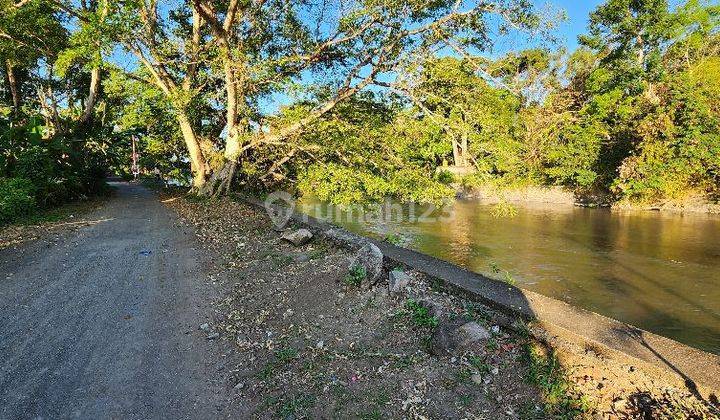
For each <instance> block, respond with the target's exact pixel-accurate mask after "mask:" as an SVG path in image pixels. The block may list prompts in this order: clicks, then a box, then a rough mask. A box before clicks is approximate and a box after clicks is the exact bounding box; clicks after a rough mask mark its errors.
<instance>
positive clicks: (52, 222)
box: [0, 195, 110, 249]
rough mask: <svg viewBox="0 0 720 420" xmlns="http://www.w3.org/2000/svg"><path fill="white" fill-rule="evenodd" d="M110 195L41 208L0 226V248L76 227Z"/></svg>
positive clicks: (81, 224)
mask: <svg viewBox="0 0 720 420" xmlns="http://www.w3.org/2000/svg"><path fill="white" fill-rule="evenodd" d="M109 198H110V195H108V196H103V197H93V198H89V199H87V200H83V201H75V202H72V203H67V204H63V205H61V206H58V207H53V208H49V209H42V210H39V211H38V212H36V213H33V214H31V215H28V216H24V217H22V218H20V219H18V220H16V221H14V222H13V223H11V224H9V225H6V226H0V249H3V248H7V247H9V246H15V245H18V244H21V243H23V242H26V241H30V240H34V239H37V238H38V237H40V236H42V235H43V234H46V233H48V232H51V231H54V230H57V229H60V228H77V227H80V226H83V225H84V224H85V223H86V220H85V219H84V216H85V215H87V214H88V213H89V212H91V211H93V210H95V209H97V208H98V207H100V206H102V205H103V204H104V203H105V202H106V201H107V200H108V199H109Z"/></svg>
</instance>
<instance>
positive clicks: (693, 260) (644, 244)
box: [300, 199, 720, 354]
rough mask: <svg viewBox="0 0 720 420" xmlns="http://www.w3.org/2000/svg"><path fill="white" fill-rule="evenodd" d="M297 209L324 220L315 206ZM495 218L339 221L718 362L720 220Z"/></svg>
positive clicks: (577, 213) (586, 213) (523, 212)
mask: <svg viewBox="0 0 720 420" xmlns="http://www.w3.org/2000/svg"><path fill="white" fill-rule="evenodd" d="M300 209H301V210H302V211H305V212H307V213H309V214H312V215H321V216H323V215H327V214H326V213H323V212H324V209H325V208H324V207H323V206H318V203H317V202H315V201H313V200H312V199H305V200H304V201H303V202H302V203H301V204H300ZM403 209H404V212H405V213H404V214H405V215H407V214H409V209H408V207H407V206H404V207H403ZM415 210H416V213H417V212H418V209H415ZM492 210H493V208H492V207H491V206H487V205H483V204H482V203H480V202H476V201H458V202H456V203H455V204H454V205H453V207H452V211H453V213H454V217H452V218H440V219H436V220H432V219H431V221H425V222H418V221H411V222H409V221H407V217H405V218H404V220H397V219H398V218H395V219H393V220H385V219H381V220H378V218H374V219H373V220H362V218H358V217H350V218H348V217H340V218H339V219H341V220H340V221H339V222H338V221H337V219H335V220H333V221H334V222H336V223H338V224H341V225H343V226H345V227H347V228H348V229H350V230H353V231H356V232H359V233H364V234H370V235H373V236H376V237H381V238H382V237H386V236H387V235H388V234H400V235H402V236H404V237H405V238H407V243H406V246H408V247H410V248H413V249H416V250H418V251H421V252H424V253H426V254H430V255H433V256H436V257H438V258H442V259H445V260H448V261H451V262H454V263H456V264H459V265H462V266H464V267H466V268H468V269H470V270H473V271H475V272H478V273H483V274H486V275H490V276H493V275H495V276H497V274H494V273H493V272H492V267H493V266H497V267H499V268H500V269H502V270H503V271H506V270H507V271H508V272H509V273H510V274H511V275H512V277H513V278H514V279H515V280H516V281H517V284H518V285H519V286H521V287H523V288H526V289H530V290H533V291H537V292H539V293H542V294H544V295H547V296H552V297H555V298H558V299H562V300H564V301H566V302H569V303H572V304H574V305H577V306H580V307H583V308H586V309H589V310H592V311H595V312H598V313H600V314H603V315H607V316H610V317H612V318H615V319H619V320H621V321H625V322H628V323H630V324H633V325H636V326H638V327H640V328H643V329H646V330H649V331H652V332H655V333H658V334H661V335H664V336H666V337H670V338H673V339H676V340H678V341H681V342H684V343H686V344H689V345H692V346H695V347H698V348H700V349H703V350H706V351H709V352H712V353H715V354H720V217H718V216H713V215H668V214H660V213H653V212H611V211H609V210H603V209H584V208H575V207H558V208H547V207H545V208H542V207H538V208H529V209H519V210H518V214H517V215H516V216H515V217H513V218H495V217H493V215H492ZM420 211H424V208H422V209H420ZM341 213H342V212H341ZM343 215H344V216H347V215H346V214H344V213H343ZM358 219H360V220H358Z"/></svg>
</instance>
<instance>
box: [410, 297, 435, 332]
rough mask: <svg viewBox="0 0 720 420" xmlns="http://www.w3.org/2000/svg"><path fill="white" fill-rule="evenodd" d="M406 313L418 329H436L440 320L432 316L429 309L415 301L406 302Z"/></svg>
mask: <svg viewBox="0 0 720 420" xmlns="http://www.w3.org/2000/svg"><path fill="white" fill-rule="evenodd" d="M405 310H406V313H407V314H408V315H409V316H410V320H411V321H412V323H413V324H414V325H415V326H416V327H420V328H430V329H434V328H435V327H437V325H438V319H437V318H436V317H434V316H431V315H430V311H429V310H428V308H426V307H424V306H422V305H420V304H419V303H417V302H416V301H415V300H414V299H408V300H407V302H405Z"/></svg>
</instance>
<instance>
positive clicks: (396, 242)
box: [385, 233, 405, 246]
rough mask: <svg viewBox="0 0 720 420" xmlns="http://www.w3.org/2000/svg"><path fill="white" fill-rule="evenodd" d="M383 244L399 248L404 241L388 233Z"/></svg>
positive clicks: (394, 234) (398, 236)
mask: <svg viewBox="0 0 720 420" xmlns="http://www.w3.org/2000/svg"><path fill="white" fill-rule="evenodd" d="M385 242H389V243H391V244H393V245H397V246H400V245H402V244H403V242H405V240H404V239H403V237H402V236H400V235H399V234H397V233H388V234H387V236H385Z"/></svg>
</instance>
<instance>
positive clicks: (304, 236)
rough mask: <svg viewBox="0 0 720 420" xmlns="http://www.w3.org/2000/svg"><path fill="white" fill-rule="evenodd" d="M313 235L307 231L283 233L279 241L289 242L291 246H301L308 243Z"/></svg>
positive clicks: (299, 230)
mask: <svg viewBox="0 0 720 420" xmlns="http://www.w3.org/2000/svg"><path fill="white" fill-rule="evenodd" d="M312 237H313V234H312V232H310V231H309V230H307V229H298V230H296V231H294V232H286V233H284V234H283V235H282V236H281V237H280V239H282V240H285V241H288V242H290V243H291V244H293V245H295V246H301V245H305V244H306V243H308V242H310V239H312Z"/></svg>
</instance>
